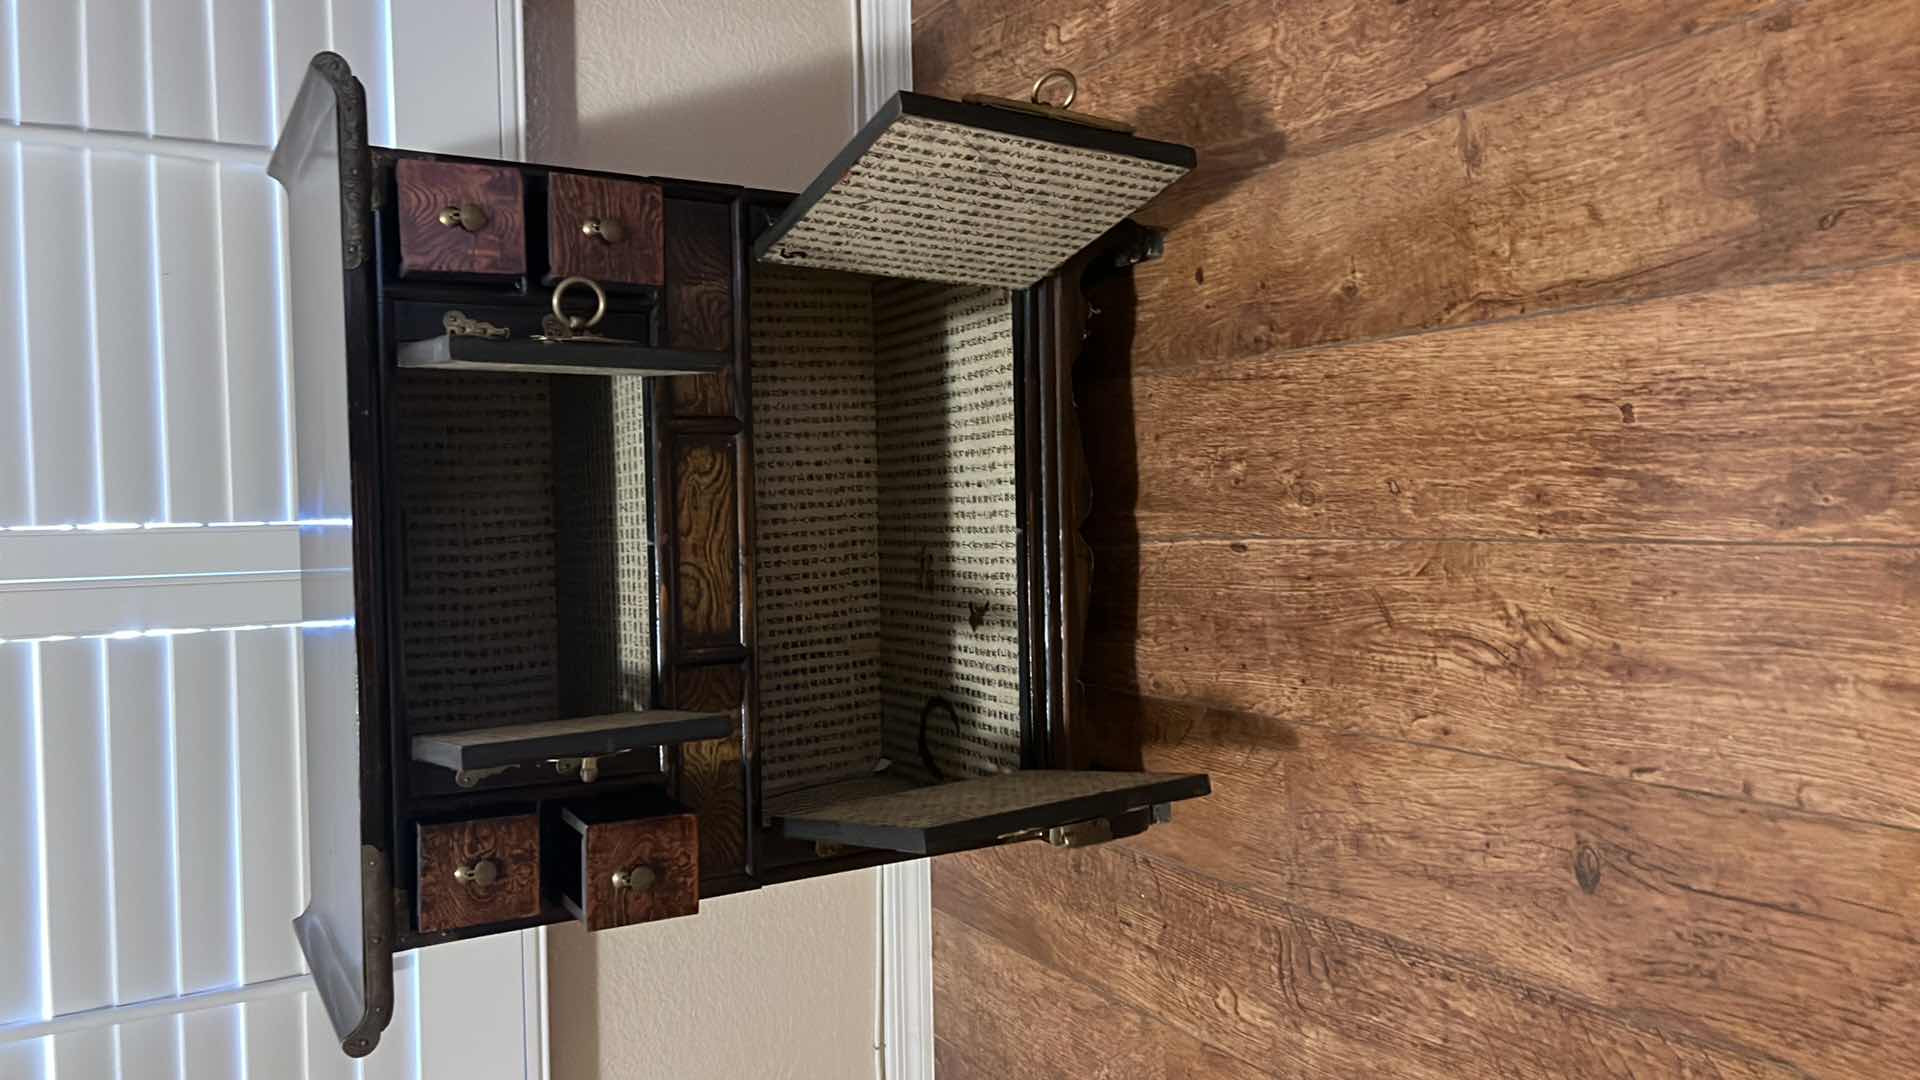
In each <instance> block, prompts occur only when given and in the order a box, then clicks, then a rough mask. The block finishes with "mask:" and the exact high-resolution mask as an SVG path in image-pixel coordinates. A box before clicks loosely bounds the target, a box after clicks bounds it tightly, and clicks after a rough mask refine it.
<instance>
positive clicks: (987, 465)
mask: <svg viewBox="0 0 1920 1080" xmlns="http://www.w3.org/2000/svg"><path fill="white" fill-rule="evenodd" d="M365 120H366V118H365V108H364V101H363V95H362V92H361V88H360V86H359V83H358V82H357V81H356V80H355V79H354V78H353V76H352V74H351V72H350V71H348V70H347V68H346V65H345V63H344V62H343V61H341V60H340V59H339V58H338V57H335V56H332V55H330V54H323V55H322V56H320V57H318V58H316V59H315V61H314V64H313V66H312V69H311V70H310V72H309V74H308V77H307V79H306V82H305V84H304V85H303V86H302V89H301V91H300V94H299V96H298V98H297V99H296V101H295V103H294V106H293V109H292V111H291V113H290V115H289V119H288V122H287V124H288V126H287V130H286V132H285V133H284V134H283V136H282V139H281V142H280V145H279V147H278V148H277V149H276V150H275V153H274V156H273V161H272V165H271V168H270V171H271V173H272V175H273V176H274V177H276V178H277V179H279V180H280V181H281V182H282V183H283V184H284V185H285V186H286V187H287V190H288V193H289V205H290V207H291V212H290V219H289V231H290V236H291V242H290V246H291V256H292V267H293V271H292V272H293V277H292V289H291V292H290V305H289V306H290V315H291V322H292V324H293V378H292V392H293V399H294V407H295V410H296V417H295V424H294V431H295V433H296V440H297V447H296V457H297V466H298V468H297V472H298V475H297V478H296V479H297V484H296V487H297V493H298V498H299V507H300V516H301V517H302V519H303V520H304V522H305V523H306V524H305V527H303V529H302V538H301V557H302V565H303V568H307V569H311V570H312V571H314V573H312V574H311V575H309V578H308V581H307V582H306V589H305V593H304V599H305V601H306V605H307V611H308V614H309V616H310V618H311V619H312V622H311V623H310V626H311V627H312V628H311V629H310V630H307V631H305V632H304V636H303V640H302V659H303V668H304V673H303V681H302V685H303V688H304V690H305V692H306V694H307V700H306V702H305V706H306V710H307V718H308V721H307V736H308V748H307V755H306V761H307V767H308V770H309V774H310V775H309V779H308V784H307V789H308V791H309V798H310V807H309V818H310V821H311V832H312V836H313V842H312V844H311V857H312V861H313V868H312V873H311V878H312V880H313V881H314V883H315V884H314V894H313V900H312V903H311V905H310V906H309V908H308V910H307V911H306V912H305V913H303V914H302V915H301V917H300V919H299V920H297V921H296V932H297V934H298V935H299V937H300V940H301V942H302V944H303V946H304V947H305V948H306V951H307V955H308V957H309V960H310V963H311V964H312V967H313V969H314V976H315V980H316V983H317V985H318V987H319V990H320V993H321V995H322V996H323V998H325V1000H326V1002H327V1007H328V1012H329V1015H330V1016H331V1017H332V1018H333V1020H334V1024H335V1027H336V1033H337V1034H338V1036H339V1038H340V1040H341V1044H342V1046H343V1048H344V1049H345V1050H346V1051H347V1052H348V1053H351V1054H364V1053H367V1052H369V1051H370V1050H371V1049H372V1047H373V1045H374V1044H375V1042H376V1041H377V1040H378V1037H379V1033H380V1030H381V1029H382V1028H383V1027H384V1026H385V1024H386V1022H387V1021H388V1019H389V1018H390V1017H391V1015H392V994H393V985H392V972H393V954H394V952H395V950H396V949H402V950H404V949H411V948H420V947H426V946H431V945H433V944H435V943H438V942H443V941H449V940H453V939H456V938H459V937H464V936H470V935H474V934H484V933H496V932H500V931H504V930H510V929H518V928H523V927H526V926H532V925H539V924H542V923H551V922H559V921H563V920H569V919H573V920H579V921H581V922H583V923H585V924H586V925H587V926H588V927H589V928H592V929H595V930H604V929H611V928H615V927H623V926H629V925H632V924H637V923H645V922H651V921H655V920H659V919H664V918H670V917H677V916H683V915H690V914H693V913H695V912H696V911H697V909H698V907H699V903H700V900H701V898H703V897H713V896H719V895H724V894H727V893H732V892H739V891H742V890H748V889H755V888H759V887H761V886H764V885H768V884H772V883H776V882H781V881H788V880H792V879H795V878H801V877H810V876H817V875H820V874H829V873H836V872H839V871H842V870H848V869H854V868H859V867H869V866H875V865H879V864H882V863H886V862H889V861H893V860H897V859H901V858H907V857H913V856H919V855H937V854H940V853H943V852H950V851H962V850H967V849H970V848H977V847H982V846H987V845H992V844H1004V843H1015V842H1021V841H1027V840H1039V841H1043V842H1046V843H1051V844H1055V845H1059V846H1075V845H1079V844H1086V843H1095V842H1100V841H1103V840H1106V839H1110V838H1112V837H1116V836H1124V835H1128V834H1131V833H1135V832H1138V831H1140V830H1142V829H1145V828H1148V827H1151V826H1154V825H1156V824H1157V823H1159V822H1162V821H1164V820H1166V818H1167V817H1168V814H1169V811H1168V809H1167V808H1168V807H1169V806H1170V805H1171V804H1172V803H1173V802H1175V801H1178V800H1181V799H1186V798H1193V797H1197V796H1202V795H1205V794H1206V793H1207V790H1208V781H1207V778H1206V777H1205V776H1201V775H1187V774H1177V775H1156V774H1143V773H1122V772H1110V771H1101V770H1097V769H1091V768H1089V765H1090V762H1091V760H1092V751H1091V750H1090V745H1091V740H1090V739H1089V738H1088V737H1087V734H1088V724H1089V723H1090V720H1089V718H1088V717H1087V716H1086V715H1085V710H1084V705H1083V701H1082V694H1081V687H1080V685H1079V682H1078V678H1077V673H1078V670H1079V661H1080V657H1079V649H1080V642H1081V639H1082V624H1083V621H1084V613H1085V612H1086V610H1087V577H1088V556H1087V553H1086V547H1085V544H1084V543H1083V542H1082V541H1081V539H1080V537H1079V534H1078V529H1079V523H1080V522H1081V521H1082V520H1083V519H1084V517H1085V515H1086V509H1087V507H1086V494H1085V491H1086V488H1085V476H1084V466H1083V464H1082V462H1081V458H1080V450H1079V444H1078V427H1077V420H1076V418H1075V416H1074V411H1073V404H1072V402H1073V395H1072V373H1073V365H1074V362H1075V360H1076V359H1077V357H1078V353H1079V350H1080V348H1081V343H1082V341H1083V340H1084V339H1085V337H1086V333H1087V328H1088V320H1089V319H1090V318H1096V317H1098V316H1097V313H1093V312H1091V311H1090V309H1089V307H1088V305H1087V303H1086V301H1085V299H1084V298H1083V295H1082V289H1083V287H1084V286H1085V285H1086V284H1087V283H1089V282H1091V281H1093V280H1094V279H1096V278H1100V277H1104V276H1107V275H1113V274H1124V273H1128V272H1131V267H1132V266H1133V265H1134V264H1136V263H1140V262H1143V261H1148V260H1151V259H1152V258H1153V257H1154V256H1155V255H1157V253H1158V251H1159V245H1160V242H1161V240H1160V237H1159V236H1158V235H1157V234H1155V233H1154V232H1153V231H1151V230H1149V229H1146V228H1143V227H1141V226H1138V225H1136V224H1134V223H1132V222H1131V221H1129V220H1128V215H1129V214H1130V213H1131V212H1133V211H1134V210H1135V209H1137V208H1138V207H1139V206H1141V205H1142V204H1144V203H1145V202H1146V201H1147V200H1148V199H1150V198H1151V197H1152V196H1153V195H1154V194H1155V193H1156V192H1158V191H1159V190H1161V189H1162V188H1164V187H1165V186H1166V185H1167V184H1170V183H1172V182H1174V181H1175V180H1176V179H1177V178H1178V177H1180V176H1181V175H1183V174H1184V173H1185V172H1186V171H1187V170H1188V169H1190V168H1191V167H1192V165H1193V152H1192V151H1191V150H1189V149H1187V148H1185V147H1180V146H1173V145H1170V144H1166V143H1158V142H1154V141H1152V140H1149V139H1142V138H1137V137H1135V136H1133V135H1131V134H1129V133H1127V132H1124V131H1117V130H1113V129H1112V127H1111V126H1101V125H1097V124H1089V123H1085V122H1082V119H1081V118H1079V117H1078V116H1077V115H1075V114H1069V113H1065V112H1063V111H1061V110H1050V109H1046V108H1044V107H1028V106H1018V107H1001V105H995V104H980V103H972V104H962V103H956V102H950V101H942V100H939V99H934V98H928V97H923V96H920V95H914V94H901V95H898V96H896V97H895V98H894V99H893V100H892V101H890V102H889V103H888V104H887V105H886V106H885V107H884V108H883V109H882V110H881V111H880V112H879V114H877V115H876V116H875V117H874V118H873V119H872V121H870V122H869V124H868V125H867V126H866V127H865V128H864V129H862V131H861V132H860V133H859V135H858V136H857V137H856V138H855V139H854V141H853V142H852V143H851V144H850V145H849V146H848V147H847V148H846V150H845V151H844V152H843V153H842V154H841V155H840V156H839V157H838V158H837V159H836V160H834V161H833V162H831V163H829V164H828V165H827V167H826V168H825V169H824V170H823V171H822V173H821V174H820V177H819V179H818V180H817V181H815V183H813V184H812V185H810V186H809V187H808V188H807V190H806V191H804V192H802V193H799V194H797V195H795V194H789V193H781V192H770V191H758V190H752V189H748V188H742V187H738V186H733V185H727V184H714V183H701V182H693V181H685V180H676V179H671V178H660V177H630V176H615V175H610V174H602V173H591V172H586V171H582V170H575V169H567V170H561V169H548V168H545V167H543V166H539V165H525V164H518V163H506V162H493V161H474V160H469V159H456V158H449V157H445V156H437V155H423V154H416V153H411V152H406V151H399V150H387V149H381V148H377V147H370V146H368V145H367V140H366V122H365ZM470 205H471V206H475V207H482V208H484V209H482V210H481V211H479V213H478V214H475V215H469V214H468V213H467V211H466V209H465V208H466V207H468V206H470ZM448 207H453V208H455V209H456V211H457V214H455V215H452V217H453V220H454V224H452V225H448V224H444V223H443V222H442V221H441V216H442V215H443V214H444V212H445V211H446V210H447V208H448ZM516 212H517V213H518V214H519V215H520V217H518V218H516V217H515V213H516ZM480 216H484V217H485V218H486V225H485V226H481V227H478V228H469V227H468V226H469V225H475V226H478V225H479V222H478V217H480ZM470 217H471V218H472V219H473V220H469V219H470ZM529 225H531V230H530V231H531V233H532V234H534V235H533V239H532V240H531V242H528V241H527V240H526V239H525V237H526V236H527V235H528V233H529V229H528V226H529ZM542 230H544V234H543V235H542V234H541V231H542ZM578 279H586V280H584V281H582V280H578ZM347 567H350V568H351V570H350V573H343V572H342V570H343V568H347ZM634 932H642V931H634Z"/></svg>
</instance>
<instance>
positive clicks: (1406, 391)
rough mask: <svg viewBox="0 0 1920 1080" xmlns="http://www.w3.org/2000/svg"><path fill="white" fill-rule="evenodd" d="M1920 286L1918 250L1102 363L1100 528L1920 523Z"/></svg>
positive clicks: (1654, 531) (1580, 531)
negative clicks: (1535, 310) (1620, 298)
mask: <svg viewBox="0 0 1920 1080" xmlns="http://www.w3.org/2000/svg"><path fill="white" fill-rule="evenodd" d="M1916 291H1920V263H1914V262H1908V261H1902V262H1898V263H1894V264H1891V265H1884V266H1878V267H1874V268H1872V269H1866V270H1847V271H1837V272H1834V273H1832V274H1828V275H1824V276H1818V277H1810V278H1800V279H1795V280H1792V281H1786V282H1781V283H1778V284H1774V285H1759V286H1751V287H1747V288H1740V289H1729V290H1723V291H1718V292H1709V293H1702V294H1697V295H1690V296H1681V297H1673V298H1667V299H1661V300H1655V301H1648V302H1644V303H1639V304H1625V305H1610V306H1606V307H1600V308H1592V309H1588V310H1583V311H1578V312H1570V313H1567V314H1565V315H1560V316H1557V317H1554V318H1547V319H1523V320H1515V321H1507V322H1500V323H1496V324H1493V325H1487V326H1480V327H1474V328H1472V329H1469V330H1463V331H1460V332H1454V333H1437V334H1416V335H1411V336H1407V337H1399V338H1393V339H1389V340H1382V341H1365V342H1355V343H1350V344H1345V345H1337V346H1328V347H1325V348H1320V349H1313V350H1306V351H1300V352H1293V353H1284V354H1279V355H1275V356H1270V357H1265V358H1259V359H1247V360H1237V361H1236V360H1226V359H1221V360H1196V361H1195V362H1194V363H1192V364H1190V365H1189V366H1188V368H1187V369H1186V370H1182V371H1179V372H1171V371H1168V372H1162V371H1153V372H1150V373H1142V374H1140V375H1138V376H1136V377H1135V378H1133V379H1131V380H1119V379H1102V380H1098V381H1097V382H1095V383H1093V384H1091V385H1089V386H1087V387H1085V388H1084V399H1085V402H1086V410H1087V412H1088V414H1089V415H1090V416H1092V417H1097V418H1099V421H1100V422H1093V421H1091V420H1090V421H1089V422H1087V423H1086V425H1085V428H1086V431H1087V440H1088V454H1089V461H1090V463H1091V465H1092V469H1093V473H1094V475H1095V476H1096V477H1098V478H1099V482H1098V483H1096V485H1095V490H1094V502H1093V519H1094V520H1093V522H1092V523H1091V525H1090V526H1089V532H1090V534H1092V535H1094V536H1096V537H1099V538H1102V539H1107V540H1117V539H1125V538H1129V537H1131V536H1134V535H1138V536H1140V537H1142V538H1160V537H1174V536H1194V535H1202V536H1204V535H1214V536H1276V537H1279V536H1295V537H1323V536H1332V537H1354V536H1407V537H1412V536H1438V537H1526V538H1533V539H1550V538H1579V539H1602V538H1610V537H1619V536H1639V537H1661V538H1670V539H1683V540H1875V541H1902V540H1910V539H1911V538H1912V537H1913V536H1914V535H1915V534H1916V531H1920V474H1915V473H1914V471H1913V470H1914V468H1915V466H1914V464H1913V462H1914V461H1915V459H1916V458H1917V457H1920V454H1917V453H1916V451H1920V324H1916V322H1915V320H1914V319H1913V318H1911V317H1910V304H1909V302H1908V298H1910V297H1912V296H1914V295H1915V293H1916ZM1249 432H1259V433H1260V435H1259V437H1258V438H1250V437H1248V433H1249ZM1413 447H1418V448H1419V451H1420V452H1418V453H1409V452H1408V451H1409V449H1410V448H1413Z"/></svg>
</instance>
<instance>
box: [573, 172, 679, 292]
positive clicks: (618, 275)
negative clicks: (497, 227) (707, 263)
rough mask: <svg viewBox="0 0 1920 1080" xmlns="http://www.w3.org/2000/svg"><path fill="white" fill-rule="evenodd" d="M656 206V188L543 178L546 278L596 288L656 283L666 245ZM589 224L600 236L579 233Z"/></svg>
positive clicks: (594, 179) (603, 180)
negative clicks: (589, 282) (584, 281)
mask: <svg viewBox="0 0 1920 1080" xmlns="http://www.w3.org/2000/svg"><path fill="white" fill-rule="evenodd" d="M661 203H662V199H661V194H660V186H659V185H658V184H645V183H640V182H639V181H635V180H614V179H611V178H608V177H604V176H581V175H579V174H577V173H562V172H556V173H552V174H549V176H548V178H547V260H548V269H549V270H550V271H551V274H552V276H553V277H554V278H555V279H558V278H564V277H572V276H575V275H578V276H580V277H588V278H592V279H593V280H595V281H598V282H599V283H601V284H602V285H609V284H616V285H658V284H660V282H661V281H662V280H663V279H664V277H665V274H664V271H663V270H662V263H663V257H664V252H665V246H666V245H665V240H664V236H663V230H664V224H663V223H664V218H665V215H664V214H663V213H662V210H661ZM590 222H592V223H597V224H598V225H599V226H600V228H601V231H600V232H598V233H595V234H592V235H590V234H588V233H587V232H586V231H584V230H585V228H586V226H587V225H588V223H590ZM616 234H617V237H618V238H617V239H616V238H615V236H616Z"/></svg>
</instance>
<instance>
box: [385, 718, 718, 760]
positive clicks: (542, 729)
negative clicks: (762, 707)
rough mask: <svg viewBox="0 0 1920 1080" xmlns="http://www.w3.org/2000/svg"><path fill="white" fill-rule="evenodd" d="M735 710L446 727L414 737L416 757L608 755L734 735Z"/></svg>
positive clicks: (416, 758)
mask: <svg viewBox="0 0 1920 1080" xmlns="http://www.w3.org/2000/svg"><path fill="white" fill-rule="evenodd" d="M733 719H734V714H733V713H731V712H682V711H678V710H674V709H647V710H642V711H636V712H618V713H609V714H607V715H605V716H580V717H570V718H566V719H560V720H544V721H541V722H539V723H534V724H509V725H507V726H505V727H487V728H473V729H470V730H466V731H443V732H437V733H435V734H431V735H416V736H414V737H413V759H414V760H415V761H424V762H426V763H428V764H430V765H439V766H441V767H442V768H447V769H452V770H454V771H456V772H471V771H473V770H475V769H498V768H502V767H504V766H508V765H527V764H534V763H538V762H543V761H551V760H553V759H555V758H596V757H607V756H609V755H612V754H618V753H621V752H624V751H627V750H638V749H642V748H646V747H654V746H670V745H673V744H675V743H683V742H691V741H694V740H697V739H723V738H726V737H727V736H728V735H731V734H733Z"/></svg>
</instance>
